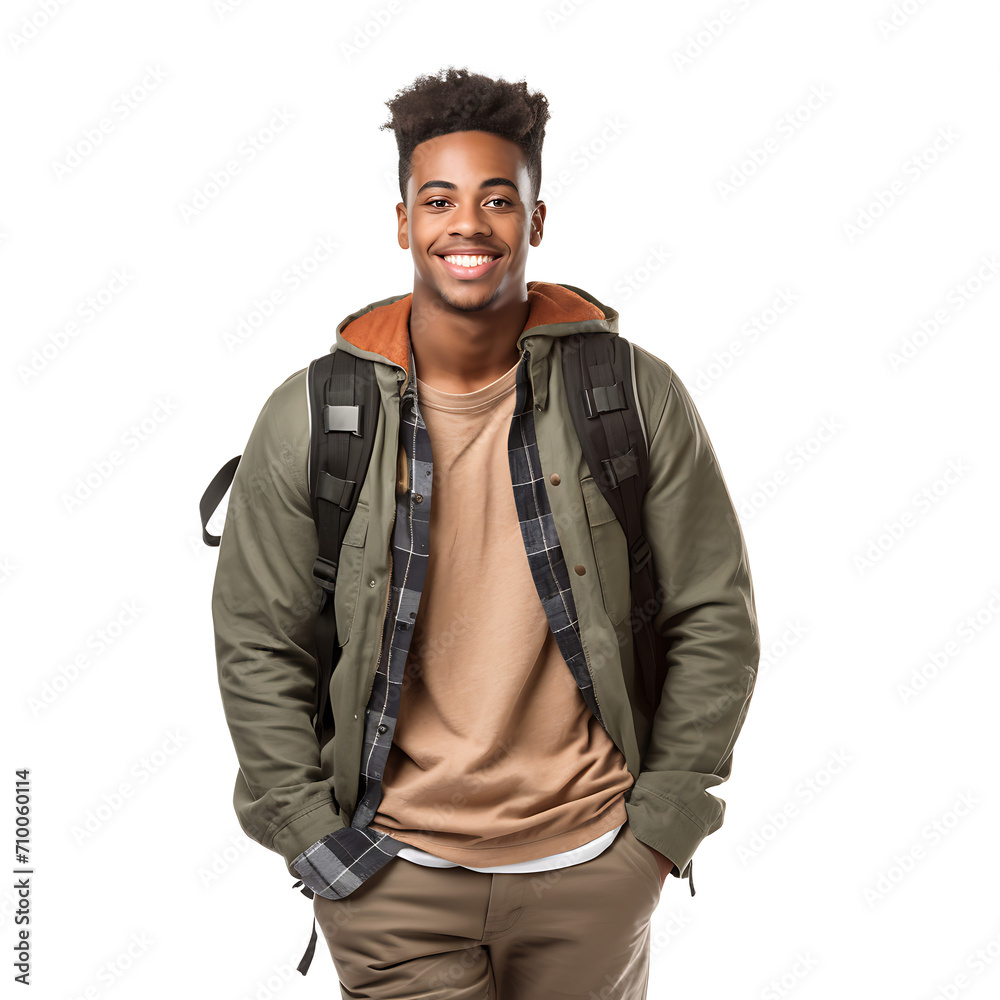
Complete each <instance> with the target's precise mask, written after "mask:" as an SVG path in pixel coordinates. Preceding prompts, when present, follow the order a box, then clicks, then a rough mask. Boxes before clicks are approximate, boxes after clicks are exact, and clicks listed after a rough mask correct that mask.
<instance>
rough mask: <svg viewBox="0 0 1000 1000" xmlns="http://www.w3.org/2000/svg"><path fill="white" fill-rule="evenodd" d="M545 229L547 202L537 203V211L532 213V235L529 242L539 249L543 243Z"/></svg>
mask: <svg viewBox="0 0 1000 1000" xmlns="http://www.w3.org/2000/svg"><path fill="white" fill-rule="evenodd" d="M544 228H545V202H544V201H536V202H535V210H534V211H533V212H532V213H531V233H530V234H529V240H528V242H529V243H530V244H531V246H533V247H537V246H538V244H539V243H541V242H542V230H543V229H544Z"/></svg>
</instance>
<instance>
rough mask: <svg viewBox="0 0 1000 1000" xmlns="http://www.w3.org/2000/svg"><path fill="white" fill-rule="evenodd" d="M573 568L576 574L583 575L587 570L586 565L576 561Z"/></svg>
mask: <svg viewBox="0 0 1000 1000" xmlns="http://www.w3.org/2000/svg"><path fill="white" fill-rule="evenodd" d="M573 569H574V570H575V572H576V575H577V576H583V574H584V573H586V572H587V567H586V566H584V565H582V564H581V563H577V564H576V565H575V566H574V567H573Z"/></svg>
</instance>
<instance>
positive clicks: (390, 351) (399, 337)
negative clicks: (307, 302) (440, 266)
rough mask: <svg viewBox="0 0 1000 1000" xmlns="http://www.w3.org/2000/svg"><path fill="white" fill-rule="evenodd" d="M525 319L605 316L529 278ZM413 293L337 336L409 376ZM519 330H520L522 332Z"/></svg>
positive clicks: (537, 322)
mask: <svg viewBox="0 0 1000 1000" xmlns="http://www.w3.org/2000/svg"><path fill="white" fill-rule="evenodd" d="M527 289H528V319H527V321H526V322H525V324H524V329H525V330H529V329H531V328H532V327H536V326H546V325H547V324H550V323H582V322H584V321H585V320H592V319H607V317H606V316H605V315H604V312H603V310H601V309H599V308H598V307H597V306H595V305H594V304H593V303H592V302H588V301H587V300H586V299H585V298H583V297H582V296H580V295H577V294H576V292H572V291H570V290H569V289H568V288H566V287H565V286H564V285H559V284H556V283H555V282H551V281H529V282H528V283H527ZM412 302H413V293H412V292H410V293H409V294H408V295H404V296H403V297H402V298H401V299H397V300H396V301H395V302H390V303H389V304H388V305H384V306H379V307H378V308H377V309H371V310H369V311H368V312H366V313H364V314H363V315H361V316H359V317H358V318H357V319H355V320H353V321H352V322H350V323H348V324H347V326H345V327H344V328H343V329H342V330H341V331H340V335H341V336H342V337H343V338H344V340H347V341H350V343H352V344H353V345H354V346H355V347H357V348H359V349H360V350H362V351H370V352H371V353H373V354H381V355H384V356H385V357H387V358H388V359H389V360H390V361H392V362H393V363H394V364H397V365H399V367H400V368H402V369H403V370H404V371H405V372H406V373H407V375H409V361H410V344H409V341H410V329H409V320H410V306H411V304H412ZM522 332H523V331H522Z"/></svg>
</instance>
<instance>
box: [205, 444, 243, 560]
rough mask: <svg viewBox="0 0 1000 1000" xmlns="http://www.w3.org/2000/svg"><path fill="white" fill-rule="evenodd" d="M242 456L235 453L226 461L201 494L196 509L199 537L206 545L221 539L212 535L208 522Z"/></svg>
mask: <svg viewBox="0 0 1000 1000" xmlns="http://www.w3.org/2000/svg"><path fill="white" fill-rule="evenodd" d="M242 457H243V456H242V455H237V456H236V457H235V458H231V459H230V460H229V461H228V462H226V464H225V465H224V466H223V467H222V468H221V469H219V471H218V472H217V473H216V474H215V478H214V479H213V480H212V481H211V482H210V483H209V484H208V489H206V490H205V492H204V493H203V494H202V495H201V501H200V502H199V504H198V509H199V511H200V512H201V538H202V541H203V542H204V543H205V544H206V545H218V544H219V542H220V541H221V540H222V535H213V534H211V532H209V530H208V522H209V521H210V520H211V519H212V515H213V514H214V513H215V512H216V510H217V509H218V506H219V504H220V503H221V502H222V498H223V497H224V496H225V495H226V490H228V489H229V486H230V484H231V483H232V481H233V477H234V476H235V475H236V467H237V466H238V465H239V464H240V459H241V458H242Z"/></svg>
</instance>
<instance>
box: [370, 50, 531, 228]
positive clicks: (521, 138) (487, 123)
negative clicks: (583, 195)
mask: <svg viewBox="0 0 1000 1000" xmlns="http://www.w3.org/2000/svg"><path fill="white" fill-rule="evenodd" d="M385 103H386V106H387V107H388V108H389V110H390V112H391V113H392V114H391V117H390V118H389V120H388V121H387V122H384V123H383V124H382V125H380V126H379V128H380V129H392V131H393V132H395V134H396V146H397V148H398V149H399V194H400V197H401V198H402V200H403V201H404V202H405V201H406V185H407V182H408V181H409V179H410V174H411V173H412V156H413V150H414V148H415V147H416V146H417V145H418V144H419V143H421V142H424V141H425V140H426V139H433V138H434V137H435V136H438V135H447V134H448V133H450V132H470V131H481V132H492V133H493V134H494V135H499V136H502V137H503V138H504V139H510V140H511V141H513V142H516V143H517V144H518V146H520V147H521V149H522V150H523V152H524V157H525V160H526V161H527V167H528V177H529V178H530V180H531V187H532V197H531V198H530V199H529V201H528V205H529V207H531V208H533V207H534V203H535V201H536V200H537V198H538V192H539V190H540V189H541V186H542V142H543V140H544V139H545V123H546V122H547V121H548V120H549V102H548V100H547V99H546V97H545V95H544V94H541V93H537V92H536V93H533V94H532V93H528V86H527V84H526V83H525V82H524V81H523V80H521V81H518V82H516V83H510V82H508V81H506V80H504V79H503V78H497V79H495V80H494V79H493V78H492V77H488V76H484V75H483V74H482V73H470V72H469V70H467V69H455V67H454V66H449V67H447V69H442V70H439V72H438V73H437V74H436V75H430V74H423V75H421V76H418V77H417V78H416V79H415V80H414V81H413V83H412V84H410V86H409V87H406V88H404V89H402V90H399V91H397V92H396V96H395V97H393V98H392V100H389V101H386V102H385Z"/></svg>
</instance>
